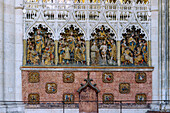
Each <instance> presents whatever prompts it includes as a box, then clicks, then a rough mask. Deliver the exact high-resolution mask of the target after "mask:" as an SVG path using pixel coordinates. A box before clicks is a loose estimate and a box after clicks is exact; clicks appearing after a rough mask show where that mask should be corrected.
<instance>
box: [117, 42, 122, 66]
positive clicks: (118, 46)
mask: <svg viewBox="0 0 170 113" xmlns="http://www.w3.org/2000/svg"><path fill="white" fill-rule="evenodd" d="M116 44H117V64H118V66H120V65H121V58H120V40H118V41H117V43H116Z"/></svg>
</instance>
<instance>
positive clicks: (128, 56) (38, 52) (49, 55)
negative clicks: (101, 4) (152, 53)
mask: <svg viewBox="0 0 170 113" xmlns="http://www.w3.org/2000/svg"><path fill="white" fill-rule="evenodd" d="M60 35H61V38H60V40H59V42H58V65H86V60H87V58H86V44H85V40H84V39H83V38H82V37H83V35H84V34H82V33H79V29H77V28H74V27H73V26H71V27H70V28H66V29H65V31H64V32H63V33H61V34H60ZM30 36H31V37H30V38H29V39H27V51H26V52H27V53H26V62H27V65H55V43H54V40H53V39H51V38H50V37H51V34H48V33H47V29H44V28H42V27H39V29H34V32H33V33H30ZM91 36H92V38H91V40H90V47H89V51H90V55H89V56H90V65H91V66H115V65H117V46H116V44H117V43H116V40H114V39H113V38H112V37H113V36H114V34H113V33H111V32H110V29H109V28H105V26H104V25H102V26H101V27H98V28H96V29H95V31H94V32H93V33H92V34H91ZM143 37H144V34H141V31H140V29H136V28H135V27H132V28H131V29H129V30H127V32H126V34H123V39H122V41H121V43H120V59H121V65H124V66H126V65H127V66H133V65H135V66H136V65H138V66H140V65H142V66H145V65H146V66H147V62H148V60H147V56H148V54H147V41H146V40H144V39H143Z"/></svg>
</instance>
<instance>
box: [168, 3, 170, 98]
mask: <svg viewBox="0 0 170 113" xmlns="http://www.w3.org/2000/svg"><path fill="white" fill-rule="evenodd" d="M168 4H169V5H168V7H169V11H168V15H169V18H168V23H169V24H168V26H169V27H168V33H169V39H168V40H169V41H168V42H169V44H168V48H169V51H168V55H169V56H168V61H169V63H168V65H169V66H168V75H169V85H168V86H169V88H168V91H169V100H170V69H169V68H170V1H169V3H168Z"/></svg>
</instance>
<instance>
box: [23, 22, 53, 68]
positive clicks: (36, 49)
mask: <svg viewBox="0 0 170 113" xmlns="http://www.w3.org/2000/svg"><path fill="white" fill-rule="evenodd" d="M52 35H53V34H52V33H51V32H49V30H48V28H47V27H43V26H42V25H41V24H39V26H37V27H33V28H32V31H30V32H29V33H28V36H29V37H28V38H27V40H26V41H27V47H26V65H54V64H55V60H54V59H55V43H54V40H53V39H52Z"/></svg>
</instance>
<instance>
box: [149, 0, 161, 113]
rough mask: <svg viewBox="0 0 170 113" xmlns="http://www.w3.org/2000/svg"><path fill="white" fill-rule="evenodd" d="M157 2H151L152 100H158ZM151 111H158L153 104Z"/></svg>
mask: <svg viewBox="0 0 170 113" xmlns="http://www.w3.org/2000/svg"><path fill="white" fill-rule="evenodd" d="M158 10H159V0H151V59H152V66H153V67H154V70H153V72H152V75H153V76H152V86H153V87H152V99H153V100H159V89H160V87H159V86H160V84H159V68H160V67H159V64H158V63H159V62H158V60H159V50H158V49H159V41H158V40H159V37H158V36H159V29H158V26H159V24H158V22H159V15H158V14H159V12H158ZM152 110H159V105H158V106H157V105H156V104H155V102H154V104H153V105H152Z"/></svg>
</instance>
